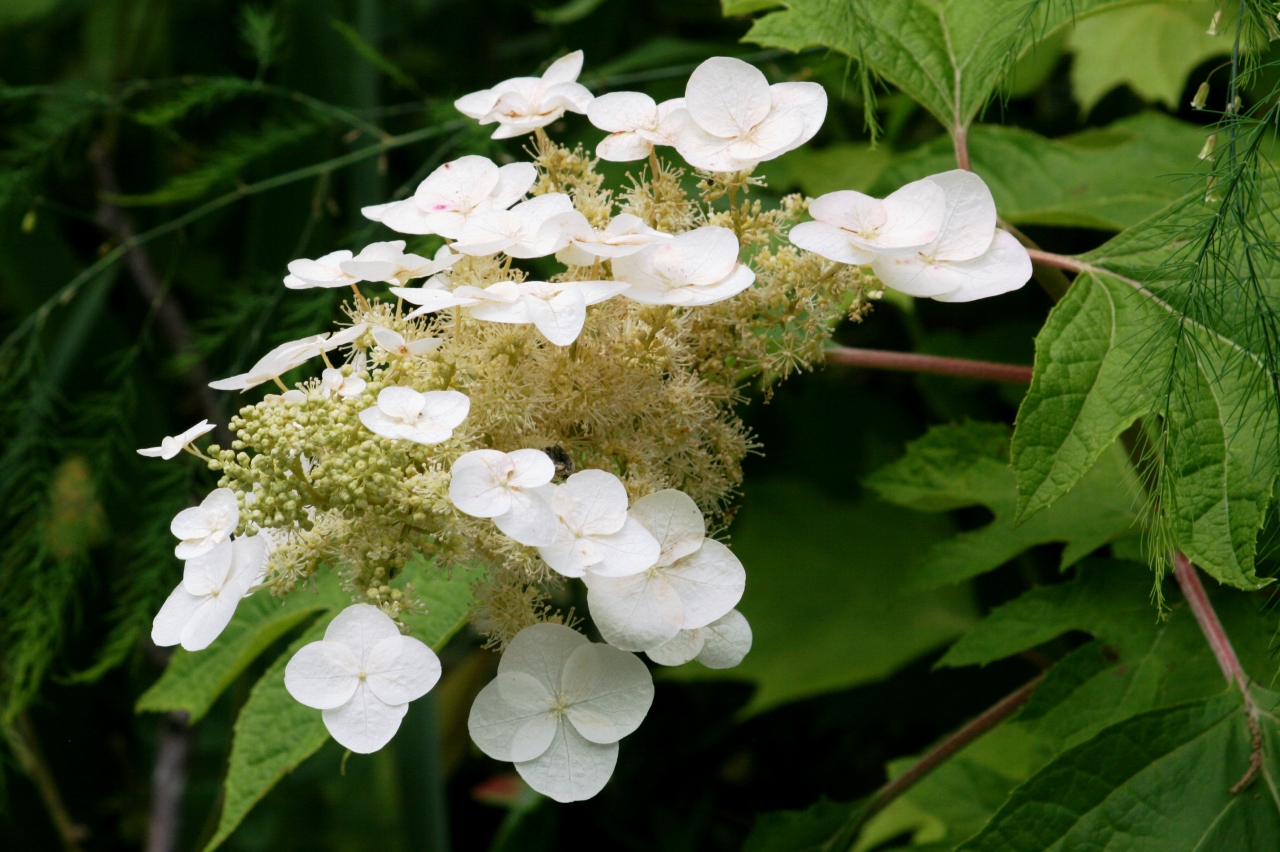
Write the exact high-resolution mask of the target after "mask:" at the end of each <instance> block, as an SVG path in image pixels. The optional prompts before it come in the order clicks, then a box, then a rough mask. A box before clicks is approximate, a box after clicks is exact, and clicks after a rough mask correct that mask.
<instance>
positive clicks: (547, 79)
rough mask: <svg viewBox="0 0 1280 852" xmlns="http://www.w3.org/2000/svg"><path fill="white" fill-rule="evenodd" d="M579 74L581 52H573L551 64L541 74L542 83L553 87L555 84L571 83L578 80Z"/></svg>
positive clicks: (580, 71) (580, 69)
mask: <svg viewBox="0 0 1280 852" xmlns="http://www.w3.org/2000/svg"><path fill="white" fill-rule="evenodd" d="M581 73H582V51H581V50H575V51H573V52H572V53H566V54H565V55H564V56H561V57H560V58H559V59H557V60H556V61H555V62H552V63H551V64H550V65H549V66H548V67H547V70H546V71H543V72H542V82H543V83H544V84H545V85H547V86H554V85H556V84H557V83H572V82H573V81H574V80H576V79H578V75H579V74H581Z"/></svg>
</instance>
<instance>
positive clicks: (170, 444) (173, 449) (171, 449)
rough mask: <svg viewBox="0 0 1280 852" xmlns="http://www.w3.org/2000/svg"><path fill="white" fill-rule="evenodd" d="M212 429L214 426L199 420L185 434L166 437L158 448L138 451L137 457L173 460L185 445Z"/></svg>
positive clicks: (180, 433)
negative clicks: (157, 457)
mask: <svg viewBox="0 0 1280 852" xmlns="http://www.w3.org/2000/svg"><path fill="white" fill-rule="evenodd" d="M213 429H214V426H213V424H212V423H210V422H209V421H208V420H201V421H200V422H199V423H197V424H196V425H194V426H192V427H191V428H190V429H188V430H187V431H185V432H179V433H178V434H176V435H169V436H166V437H165V438H164V439H162V440H161V441H160V446H158V447H148V448H146V449H144V450H138V455H140V456H150V457H151V458H155V457H156V456H159V457H160V458H162V459H164V460H165V461H168V460H169V459H171V458H173V457H174V456H176V455H177V454H178V453H180V452H182V451H183V450H184V449H186V446H187V444H190V443H191V442H192V441H194V440H195V439H196V438H199V437H200V436H201V435H204V434H207V433H209V432H212V431H213Z"/></svg>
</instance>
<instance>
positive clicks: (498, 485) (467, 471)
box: [449, 450, 557, 547]
mask: <svg viewBox="0 0 1280 852" xmlns="http://www.w3.org/2000/svg"><path fill="white" fill-rule="evenodd" d="M555 475H556V466H555V463H554V462H553V461H551V458H550V457H549V456H548V455H547V454H546V453H544V452H543V451H542V450H516V451H514V452H510V453H503V452H499V451H498V450H473V451H471V452H469V453H466V454H464V455H463V456H461V457H459V459H458V460H457V461H456V462H454V463H453V468H452V470H451V472H450V476H451V479H450V481H449V499H450V500H451V501H452V502H453V505H455V506H457V507H458V510H459V511H462V512H465V513H467V514H468V515H471V516H472V517H476V518H492V519H493V522H494V524H495V525H497V527H498V529H500V530H502V532H503V533H505V534H506V535H507V536H509V537H511V538H512V539H515V540H516V541H518V542H520V543H521V544H527V545H530V546H533V547H537V546H539V545H545V544H551V542H553V541H555V537H556V527H557V521H556V516H555V513H554V512H552V511H551V506H550V505H549V504H548V503H547V501H546V500H544V499H542V498H541V497H540V496H538V493H537V489H538V488H540V487H542V486H545V485H546V484H547V483H549V482H550V481H551V480H552V478H553V477H554V476H555Z"/></svg>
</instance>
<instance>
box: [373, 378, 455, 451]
mask: <svg viewBox="0 0 1280 852" xmlns="http://www.w3.org/2000/svg"><path fill="white" fill-rule="evenodd" d="M470 410H471V399H470V398H469V397H467V395H466V394H463V393H459V392H458V391H452V390H448V391H427V392H426V393H419V392H418V391H416V390H414V389H413V388H405V387H390V388H383V389H382V390H381V391H380V392H379V393H378V401H377V402H376V403H375V404H374V405H371V406H370V407H368V408H366V409H364V410H363V411H361V412H360V422H361V423H363V424H364V425H365V428H366V429H368V430H369V431H370V432H373V433H374V434H376V435H381V436H382V437H384V438H390V439H392V440H395V441H413V442H414V443H415V444H439V443H440V442H442V441H447V440H449V438H451V437H453V430H454V429H455V428H457V427H458V426H459V425H460V424H461V423H462V421H463V420H466V419H467V413H468V412H469V411H470Z"/></svg>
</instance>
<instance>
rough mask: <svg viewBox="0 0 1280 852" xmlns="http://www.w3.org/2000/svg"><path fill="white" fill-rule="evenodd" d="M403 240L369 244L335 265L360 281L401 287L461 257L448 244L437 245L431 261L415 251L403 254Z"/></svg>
mask: <svg viewBox="0 0 1280 852" xmlns="http://www.w3.org/2000/svg"><path fill="white" fill-rule="evenodd" d="M404 246H405V242H404V240H391V241H390V242H385V243H370V244H369V245H367V246H365V247H364V248H363V249H361V250H360V253H359V254H358V255H356V256H355V257H353V258H351V259H350V260H344V261H343V262H342V263H340V264H338V265H339V267H341V269H342V271H343V272H346V273H347V274H349V275H354V276H356V277H357V278H359V279H360V280H361V281H382V282H384V283H387V284H399V285H400V286H401V287H403V286H404V285H405V284H407V283H409V282H410V281H412V280H413V279H414V278H427V277H429V276H432V275H435V274H436V273H438V272H443V271H444V270H446V269H448V268H449V267H451V266H453V265H454V264H455V263H457V262H458V261H459V260H461V256H460V255H457V254H454V253H453V252H452V251H450V250H449V247H448V246H440V248H439V250H437V251H436V256H435V258H434V259H432V260H427V259H426V258H425V257H423V256H421V255H417V254H405V251H404Z"/></svg>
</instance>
